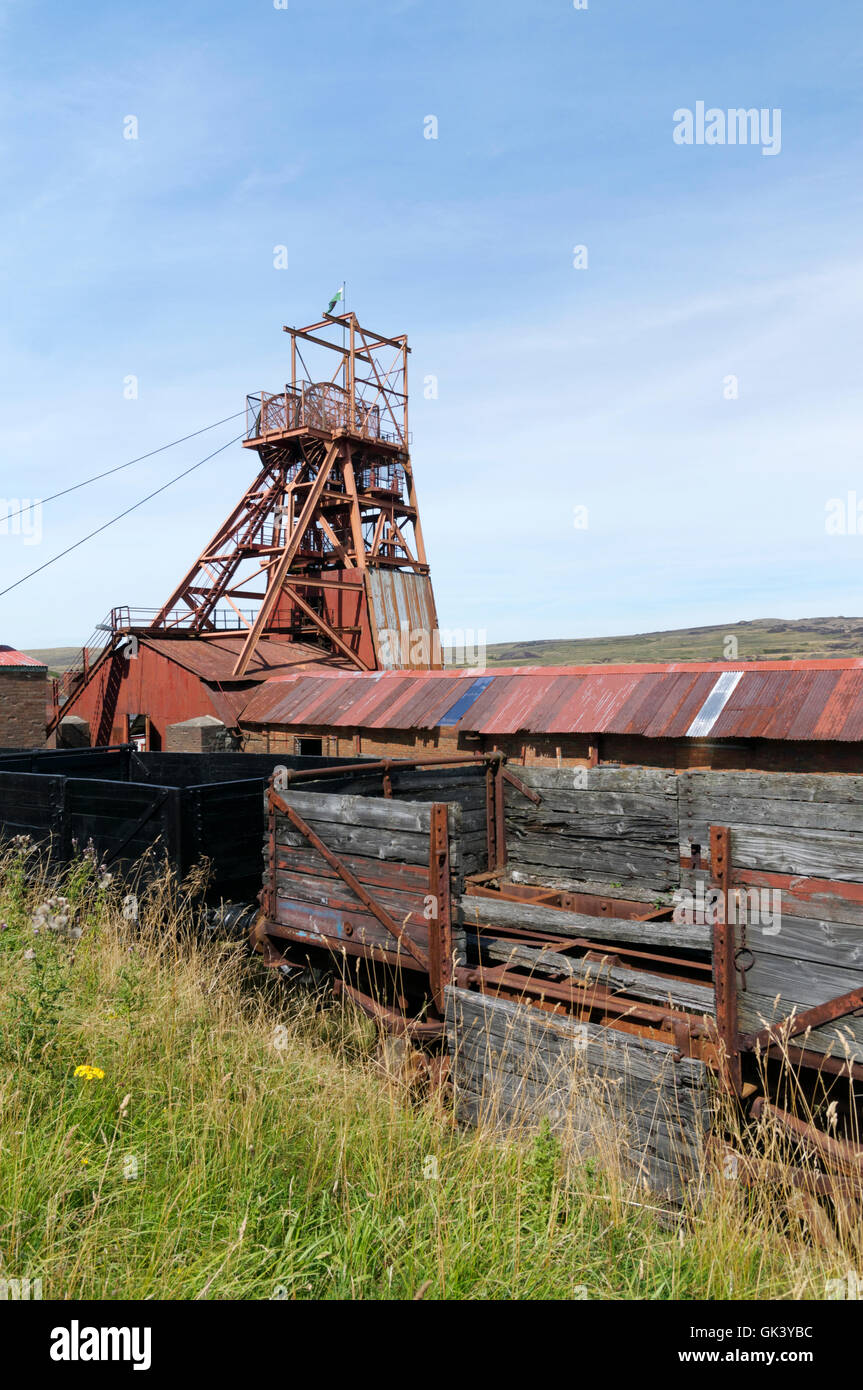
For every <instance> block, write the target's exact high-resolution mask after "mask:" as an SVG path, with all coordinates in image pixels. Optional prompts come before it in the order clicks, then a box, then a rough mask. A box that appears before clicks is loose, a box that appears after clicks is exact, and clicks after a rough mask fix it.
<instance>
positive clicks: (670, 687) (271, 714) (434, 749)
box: [236, 658, 863, 772]
mask: <svg viewBox="0 0 863 1390" xmlns="http://www.w3.org/2000/svg"><path fill="white" fill-rule="evenodd" d="M236 718H237V725H238V727H239V730H240V731H241V732H242V734H243V738H244V747H245V748H246V750H247V751H249V752H262V751H263V752H275V753H277V752H281V751H283V750H284V751H285V752H287V753H306V754H316V753H323V754H328V755H330V756H334V757H340V756H350V757H355V756H357V755H367V756H376V757H393V758H398V757H403V758H404V757H415V756H416V755H417V754H429V755H431V754H441V753H454V752H474V751H476V752H484V751H490V750H492V749H495V748H498V749H501V750H502V751H503V752H505V753H506V754H507V755H508V757H509V758H510V760H511V761H512V762H522V763H525V764H529V765H533V766H540V767H543V766H544V767H575V766H596V765H597V764H599V763H628V764H633V765H636V766H646V767H667V768H675V769H682V768H689V767H713V768H752V769H764V770H765V771H786V772H801V771H807V772H860V771H861V769H862V768H863V659H859V658H854V659H845V660H824V661H758V662H752V661H750V662H740V663H738V664H736V665H731V664H729V663H722V662H671V663H663V664H661V665H659V664H657V665H652V664H647V663H644V664H637V665H627V666H612V665H608V666H581V667H576V666H569V667H536V666H534V667H524V666H521V667H511V668H500V667H495V668H493V669H492V670H490V671H486V672H483V673H482V674H480V673H478V672H476V671H452V670H451V671H423V672H417V671H376V672H347V671H343V672H336V671H333V670H330V671H329V672H324V671H320V672H318V673H315V674H312V673H302V674H300V673H297V674H295V675H282V676H279V677H277V678H275V679H271V680H268V681H266V682H265V683H264V684H262V685H260V686H259V687H258V688H257V689H256V690H255V691H253V692H251V693H249V694H248V695H247V696H246V697H245V699H244V703H243V704H242V706H238V709H237V716H236Z"/></svg>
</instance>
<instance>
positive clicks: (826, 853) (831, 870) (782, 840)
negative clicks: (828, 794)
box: [731, 825, 863, 883]
mask: <svg viewBox="0 0 863 1390" xmlns="http://www.w3.org/2000/svg"><path fill="white" fill-rule="evenodd" d="M731 829H732V836H731V852H732V860H733V863H734V864H735V866H736V867H737V868H745V869H760V870H764V869H766V870H768V871H769V872H774V873H783V874H804V875H807V876H811V877H816V878H835V879H846V880H848V881H850V882H852V883H860V882H863V842H861V839H860V836H859V835H853V834H849V833H847V832H844V831H831V830H800V829H787V830H786V829H777V830H776V831H774V832H772V833H771V832H770V831H768V830H766V829H765V830H754V829H752V828H751V827H738V826H734V825H732V827H731Z"/></svg>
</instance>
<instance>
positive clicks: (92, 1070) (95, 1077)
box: [74, 1065, 105, 1081]
mask: <svg viewBox="0 0 863 1390" xmlns="http://www.w3.org/2000/svg"><path fill="white" fill-rule="evenodd" d="M74 1075H75V1076H80V1077H81V1078H82V1079H83V1080H84V1081H101V1080H102V1078H103V1077H104V1075H105V1073H104V1072H103V1070H102V1068H101V1067H91V1066H89V1065H85V1066H81V1067H76V1068H75V1072H74Z"/></svg>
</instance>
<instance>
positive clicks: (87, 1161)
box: [81, 1158, 90, 1163]
mask: <svg viewBox="0 0 863 1390" xmlns="http://www.w3.org/2000/svg"><path fill="white" fill-rule="evenodd" d="M81 1162H82V1163H89V1162H90V1160H89V1158H82V1159H81Z"/></svg>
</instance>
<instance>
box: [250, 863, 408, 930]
mask: <svg viewBox="0 0 863 1390" xmlns="http://www.w3.org/2000/svg"><path fill="white" fill-rule="evenodd" d="M363 886H364V887H365V888H367V889H368V890H369V891H370V893H371V895H372V897H373V898H374V899H375V901H376V902H377V903H379V904H380V906H381V907H382V908H383V909H384V910H385V911H386V912H388V913H389V915H390V917H392V918H393V920H394V921H396V922H398V923H399V924H400V925H401V924H402V923H403V922H404V919H405V918H406V917H409V918H411V919H414V918H419V919H422V917H423V905H424V903H423V900H424V897H425V896H426V894H424V893H416V892H414V893H405V892H401V891H399V890H398V889H397V888H391V887H381V886H380V885H370V884H364V885H363ZM426 889H427V885H426ZM276 892H277V894H278V896H279V897H280V898H282V897H284V898H290V899H293V900H296V901H300V902H309V903H320V904H321V905H322V906H325V907H332V908H336V909H338V910H341V909H344V910H345V911H348V912H350V911H355V910H357V909H359V910H362V911H363V912H365V911H366V908H365V906H364V904H363V902H362V899H361V898H359V897H357V896H356V894H355V893H354V892H353V891H352V889H351V888H350V887H349V886H348V885H347V884H346V883H344V882H343V881H342V880H341V879H340V878H336V879H332V878H316V877H315V875H314V874H293V873H290V872H287V871H284V870H280V871H279V872H278V873H277V874H276Z"/></svg>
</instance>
